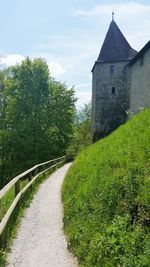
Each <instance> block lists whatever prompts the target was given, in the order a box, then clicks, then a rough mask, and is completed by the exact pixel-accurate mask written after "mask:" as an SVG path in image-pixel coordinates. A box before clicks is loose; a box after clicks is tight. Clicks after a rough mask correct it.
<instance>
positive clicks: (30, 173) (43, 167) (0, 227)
mask: <svg viewBox="0 0 150 267" xmlns="http://www.w3.org/2000/svg"><path fill="white" fill-rule="evenodd" d="M65 161H66V157H65V156H63V157H60V158H57V159H53V160H50V161H46V162H44V163H40V164H38V165H35V166H34V167H32V168H30V169H29V170H27V171H25V172H23V173H21V174H19V175H18V176H16V177H14V178H13V179H12V180H11V181H10V182H9V183H8V184H7V185H6V186H5V187H4V188H2V190H1V191H0V209H1V205H2V203H1V201H2V198H3V197H4V196H5V195H6V193H7V192H8V191H9V190H10V189H11V188H12V187H13V186H15V198H14V200H13V202H12V203H11V206H10V207H9V209H8V210H7V212H6V214H5V215H4V217H3V218H0V219H2V220H1V222H0V240H1V236H2V235H3V232H4V230H5V228H6V226H7V223H8V221H9V219H10V217H11V215H12V213H13V211H14V210H15V208H16V206H17V204H18V202H19V200H20V198H21V196H22V195H23V194H24V193H25V192H26V191H27V190H28V189H29V187H31V185H32V184H33V182H34V181H35V180H36V179H38V177H39V176H40V175H41V174H43V173H45V172H47V171H48V170H50V169H52V168H55V167H57V165H58V164H61V163H64V162H65ZM24 179H28V180H29V182H28V183H27V184H26V185H25V186H24V187H23V189H22V190H20V188H21V187H20V182H21V180H24ZM0 214H1V210H0Z"/></svg>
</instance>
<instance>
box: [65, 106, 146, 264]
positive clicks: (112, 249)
mask: <svg viewBox="0 0 150 267" xmlns="http://www.w3.org/2000/svg"><path fill="white" fill-rule="evenodd" d="M149 192H150V109H147V110H145V111H143V112H141V113H140V114H138V115H136V116H135V117H133V118H132V119H131V120H130V121H128V122H127V123H126V124H125V125H122V126H121V127H119V129H117V130H116V131H115V132H113V133H112V134H111V135H110V136H108V137H106V138H104V139H102V140H100V141H98V142H97V143H95V144H94V145H92V146H90V147H88V148H86V149H84V150H83V151H82V152H81V153H80V154H79V155H78V156H77V158H76V160H75V162H74V164H73V165H72V166H71V168H70V170H69V172H68V174H67V176H66V179H65V182H64V185H63V189H62V197H63V203H64V225H65V231H66V234H67V236H68V242H69V245H70V247H71V249H72V250H73V251H74V253H75V255H76V256H77V257H78V259H79V264H80V266H82V267H83V266H86V267H92V266H95V267H110V266H114V267H116V266H118V267H119V266H122V267H148V266H149V263H150V236H149V226H150V206H149V203H150V194H149Z"/></svg>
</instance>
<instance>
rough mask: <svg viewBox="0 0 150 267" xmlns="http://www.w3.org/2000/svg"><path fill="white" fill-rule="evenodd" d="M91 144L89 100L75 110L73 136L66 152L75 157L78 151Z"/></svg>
mask: <svg viewBox="0 0 150 267" xmlns="http://www.w3.org/2000/svg"><path fill="white" fill-rule="evenodd" d="M90 144H91V102H90V103H88V104H85V105H84V107H83V108H82V109H81V110H80V111H77V112H76V117H75V121H74V127H73V136H72V140H71V142H70V145H69V147H68V149H67V154H68V155H69V156H71V157H73V158H74V157H75V156H76V155H77V154H78V153H79V151H81V150H82V149H83V148H85V147H87V146H88V145H90Z"/></svg>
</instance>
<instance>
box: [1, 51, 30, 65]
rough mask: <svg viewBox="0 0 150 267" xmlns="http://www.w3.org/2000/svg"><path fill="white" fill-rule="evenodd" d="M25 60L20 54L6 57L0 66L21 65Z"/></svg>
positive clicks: (2, 59)
mask: <svg viewBox="0 0 150 267" xmlns="http://www.w3.org/2000/svg"><path fill="white" fill-rule="evenodd" d="M24 59H25V57H24V56H22V55H19V54H11V55H6V56H4V57H1V58H0V64H1V65H4V66H6V67H10V66H13V65H16V64H19V63H21V62H22V61H23V60H24Z"/></svg>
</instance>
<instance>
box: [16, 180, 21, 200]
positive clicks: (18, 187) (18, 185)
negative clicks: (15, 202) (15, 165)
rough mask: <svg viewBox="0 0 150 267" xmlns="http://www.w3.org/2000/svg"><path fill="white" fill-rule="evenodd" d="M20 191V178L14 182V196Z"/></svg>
mask: <svg viewBox="0 0 150 267" xmlns="http://www.w3.org/2000/svg"><path fill="white" fill-rule="evenodd" d="M19 192H20V180H18V181H17V182H16V183H15V196H17V195H18V193H19Z"/></svg>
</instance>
